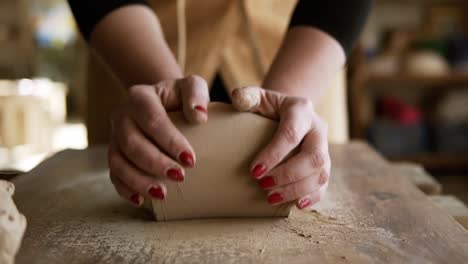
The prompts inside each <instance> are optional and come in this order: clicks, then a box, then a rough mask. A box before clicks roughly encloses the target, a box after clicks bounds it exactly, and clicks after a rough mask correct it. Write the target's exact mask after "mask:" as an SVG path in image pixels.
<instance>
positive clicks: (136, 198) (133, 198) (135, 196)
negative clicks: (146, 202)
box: [130, 193, 140, 205]
mask: <svg viewBox="0 0 468 264" xmlns="http://www.w3.org/2000/svg"><path fill="white" fill-rule="evenodd" d="M130 201H131V202H132V203H134V204H136V205H140V195H139V194H138V193H135V194H133V195H132V196H130Z"/></svg>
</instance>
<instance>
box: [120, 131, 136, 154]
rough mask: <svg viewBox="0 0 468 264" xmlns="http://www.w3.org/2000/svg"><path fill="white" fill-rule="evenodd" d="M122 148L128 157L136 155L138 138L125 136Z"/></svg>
mask: <svg viewBox="0 0 468 264" xmlns="http://www.w3.org/2000/svg"><path fill="white" fill-rule="evenodd" d="M121 147H122V149H124V150H125V153H126V154H127V155H128V156H132V155H135V154H136V153H137V151H138V138H137V137H136V136H135V135H133V134H127V135H125V136H124V138H123V142H122V146H121Z"/></svg>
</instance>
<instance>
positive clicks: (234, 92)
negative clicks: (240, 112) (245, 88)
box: [231, 89, 239, 98]
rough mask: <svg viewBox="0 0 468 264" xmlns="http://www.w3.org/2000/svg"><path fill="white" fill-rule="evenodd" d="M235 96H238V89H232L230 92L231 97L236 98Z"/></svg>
mask: <svg viewBox="0 0 468 264" xmlns="http://www.w3.org/2000/svg"><path fill="white" fill-rule="evenodd" d="M237 96H239V89H234V90H233V91H232V93H231V97H232V98H236V97H237Z"/></svg>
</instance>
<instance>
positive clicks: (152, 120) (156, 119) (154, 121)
mask: <svg viewBox="0 0 468 264" xmlns="http://www.w3.org/2000/svg"><path fill="white" fill-rule="evenodd" d="M163 122H164V116H163V115H161V114H159V113H156V112H152V111H149V112H148V114H147V117H146V124H147V125H148V127H149V128H150V129H156V128H158V127H160V126H161V125H162V124H163Z"/></svg>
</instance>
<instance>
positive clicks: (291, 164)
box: [232, 87, 331, 209]
mask: <svg viewBox="0 0 468 264" xmlns="http://www.w3.org/2000/svg"><path fill="white" fill-rule="evenodd" d="M232 101H233V105H234V107H235V108H237V109H238V110H240V111H249V112H253V113H257V114H259V115H262V116H264V117H267V118H270V119H274V120H278V121H279V126H278V130H277V131H276V134H275V135H274V137H273V139H272V140H271V142H270V143H269V144H268V145H267V146H266V147H265V148H264V149H263V150H262V151H261V152H260V153H259V154H257V156H256V157H255V159H254V160H253V162H252V165H251V173H252V176H253V177H254V178H255V179H257V180H259V185H260V187H262V188H263V189H265V190H267V191H268V198H267V200H268V203H270V204H275V205H276V204H282V203H286V202H289V201H296V206H297V207H298V208H299V209H303V208H306V207H309V206H312V205H313V204H314V203H316V202H318V201H319V200H320V199H322V198H323V196H324V194H325V191H326V189H327V187H328V179H329V177H330V167H331V161H330V155H329V154H328V141H327V124H326V123H325V122H324V121H323V120H322V119H321V118H320V117H319V116H318V115H317V114H316V113H315V110H314V106H313V104H312V102H311V101H310V100H308V99H305V98H301V97H292V96H287V95H285V94H282V93H278V92H274V91H269V90H265V89H262V88H259V87H244V88H238V89H236V90H234V91H233V93H232ZM296 147H298V151H297V152H291V151H292V150H293V149H294V148H296ZM289 154H291V156H290V157H288V159H287V160H286V161H285V162H284V163H282V161H283V160H284V159H285V158H286V157H287V156H288V155H289Z"/></svg>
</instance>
